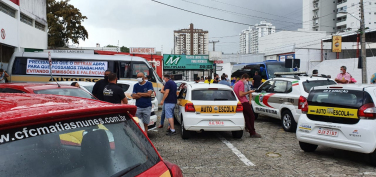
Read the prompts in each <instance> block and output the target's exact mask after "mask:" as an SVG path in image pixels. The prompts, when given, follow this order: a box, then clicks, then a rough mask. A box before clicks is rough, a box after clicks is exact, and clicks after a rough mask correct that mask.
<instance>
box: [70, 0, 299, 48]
mask: <svg viewBox="0 0 376 177" xmlns="http://www.w3.org/2000/svg"><path fill="white" fill-rule="evenodd" d="M156 1H159V2H161V3H165V4H168V5H171V6H175V7H177V8H181V9H185V10H189V11H192V12H195V13H200V14H204V15H208V16H212V17H215V18H221V19H224V20H229V21H234V22H239V23H243V24H235V23H230V22H226V21H221V20H217V19H212V18H208V17H204V16H200V15H197V14H193V13H189V12H186V11H183V10H179V9H176V8H173V7H169V6H166V5H162V4H160V3H157V2H154V1H152V0H111V1H104V0H71V1H70V3H71V4H72V5H74V6H75V7H76V8H78V9H80V10H81V13H82V14H83V15H85V16H87V17H88V19H87V20H85V22H84V23H83V25H84V26H85V28H86V29H87V31H88V33H89V39H87V40H86V41H81V42H80V45H79V46H80V47H95V44H96V43H100V44H101V47H102V46H105V45H108V44H112V45H117V44H118V40H119V45H120V46H126V47H155V48H156V49H157V51H161V50H162V46H163V53H165V54H166V53H170V52H171V49H172V48H173V31H174V30H178V29H183V28H188V26H189V24H190V23H193V24H194V27H195V28H197V29H204V30H208V31H209V39H210V40H219V41H220V43H217V44H216V51H223V52H225V53H236V52H238V51H239V36H238V34H239V33H240V32H241V31H242V30H243V29H246V28H248V26H247V25H246V24H249V25H254V24H256V23H259V22H260V21H261V20H266V21H268V22H271V23H273V25H275V26H276V28H277V29H278V30H281V29H284V30H296V29H298V28H301V26H302V25H301V24H300V23H301V22H302V0H156ZM226 36H232V37H226ZM216 37H222V38H216ZM209 49H210V50H212V44H210V45H209Z"/></svg>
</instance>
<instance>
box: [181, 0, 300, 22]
mask: <svg viewBox="0 0 376 177" xmlns="http://www.w3.org/2000/svg"><path fill="white" fill-rule="evenodd" d="M181 1H184V2H187V3H191V4H194V5H198V6H201V7H206V8H209V9H214V10H218V11H222V12H226V13H230V14H235V15H241V16H247V17H250V18H258V19H264V20H270V21H275V20H274V19H270V18H265V17H259V16H254V15H248V14H243V13H238V12H233V11H229V10H225V9H219V8H215V7H211V6H207V5H203V4H199V3H195V2H191V1H187V0H181ZM278 21H280V20H278ZM280 22H283V23H292V24H301V23H295V22H289V21H280Z"/></svg>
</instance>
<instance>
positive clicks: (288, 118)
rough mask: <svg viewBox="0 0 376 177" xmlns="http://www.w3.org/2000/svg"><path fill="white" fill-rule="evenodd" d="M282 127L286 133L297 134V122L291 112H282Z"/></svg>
mask: <svg viewBox="0 0 376 177" xmlns="http://www.w3.org/2000/svg"><path fill="white" fill-rule="evenodd" d="M281 122H282V127H283V129H284V130H285V131H286V132H295V130H296V126H297V125H296V122H295V119H294V117H293V116H292V114H291V112H290V111H283V112H282V120H281Z"/></svg>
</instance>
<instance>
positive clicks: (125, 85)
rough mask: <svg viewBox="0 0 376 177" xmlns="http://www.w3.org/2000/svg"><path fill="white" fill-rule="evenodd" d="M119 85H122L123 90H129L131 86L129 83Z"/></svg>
mask: <svg viewBox="0 0 376 177" xmlns="http://www.w3.org/2000/svg"><path fill="white" fill-rule="evenodd" d="M117 85H118V86H120V87H121V89H122V90H123V92H126V91H128V89H129V86H130V85H129V84H117Z"/></svg>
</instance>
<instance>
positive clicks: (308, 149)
mask: <svg viewBox="0 0 376 177" xmlns="http://www.w3.org/2000/svg"><path fill="white" fill-rule="evenodd" d="M299 146H300V149H302V150H303V151H304V152H313V151H315V150H316V149H317V145H314V144H309V143H304V142H300V141H299Z"/></svg>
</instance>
